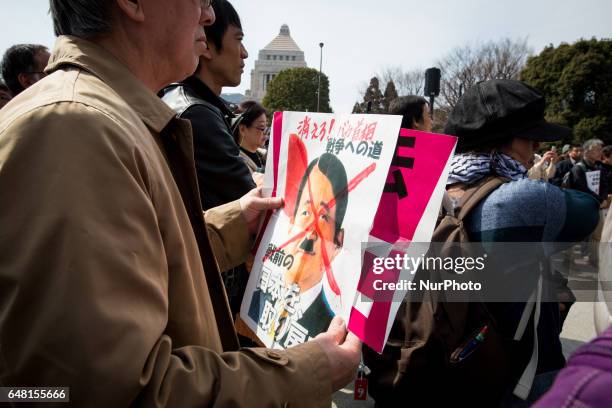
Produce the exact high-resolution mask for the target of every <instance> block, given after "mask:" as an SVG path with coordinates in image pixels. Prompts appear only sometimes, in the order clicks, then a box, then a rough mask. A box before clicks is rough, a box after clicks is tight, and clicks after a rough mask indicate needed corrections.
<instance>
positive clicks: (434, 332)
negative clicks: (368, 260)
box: [363, 177, 532, 407]
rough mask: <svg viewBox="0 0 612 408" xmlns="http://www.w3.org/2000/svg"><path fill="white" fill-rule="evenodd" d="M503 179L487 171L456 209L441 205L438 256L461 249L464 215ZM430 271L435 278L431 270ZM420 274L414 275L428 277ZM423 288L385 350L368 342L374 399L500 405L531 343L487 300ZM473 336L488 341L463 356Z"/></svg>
mask: <svg viewBox="0 0 612 408" xmlns="http://www.w3.org/2000/svg"><path fill="white" fill-rule="evenodd" d="M506 181H508V180H507V179H503V178H500V177H488V178H485V179H484V180H482V181H480V182H479V183H476V184H475V185H474V186H470V187H468V188H467V189H465V190H463V195H462V196H461V197H460V198H459V200H458V203H457V205H456V207H455V211H454V212H448V211H447V212H445V213H444V212H442V213H441V215H440V216H439V218H438V223H437V225H436V228H435V231H434V233H433V237H432V242H443V243H444V245H442V246H441V249H440V250H439V252H437V253H436V254H435V255H436V256H444V254H445V253H447V252H448V251H453V250H454V251H455V253H454V254H455V255H457V253H456V250H457V248H461V246H459V245H458V244H461V243H467V242H469V237H468V235H467V232H466V230H465V228H464V226H463V220H464V219H465V218H466V217H467V216H468V214H469V213H470V211H471V210H472V209H474V208H475V207H476V206H477V205H478V204H479V203H480V202H481V201H482V200H483V199H484V198H486V197H487V196H488V195H489V194H490V193H491V192H493V191H494V190H495V189H496V188H498V187H499V186H501V185H502V184H503V183H505V182H506ZM430 255H432V254H431V250H430ZM467 256H469V255H467ZM426 273H427V274H428V275H427V276H428V277H429V278H431V271H428V272H426ZM419 274H421V271H418V272H417V274H416V275H415V281H416V280H417V279H419V278H423V277H424V275H421V276H419ZM441 293H442V294H441ZM423 296H424V297H423V301H422V302H421V301H419V302H416V301H412V302H411V301H409V300H406V299H404V301H403V302H402V305H401V306H400V308H399V311H398V313H397V315H396V318H395V321H394V323H393V326H392V329H391V332H390V335H389V339H388V341H387V345H386V346H385V349H384V350H383V353H382V355H379V354H378V353H376V352H375V351H373V350H371V349H369V348H368V347H367V346H364V350H363V353H364V362H365V364H366V365H367V366H368V368H369V369H370V374H369V376H368V379H369V382H370V386H369V389H370V394H371V395H372V396H373V398H374V399H375V400H376V406H377V407H379V406H380V407H385V406H397V401H405V402H406V405H410V406H417V407H419V406H437V405H443V406H444V405H448V404H452V405H453V406H463V405H466V406H496V405H497V404H498V403H499V401H500V399H501V398H502V397H503V395H504V393H506V392H507V391H508V388H509V387H510V386H514V385H515V384H516V382H517V380H518V378H519V377H520V376H521V372H522V370H523V369H524V368H525V366H526V365H527V363H528V362H529V359H530V356H531V351H532V350H531V349H530V348H528V347H527V349H526V347H524V344H519V343H518V342H516V341H514V340H513V338H512V337H509V336H504V335H502V334H501V333H500V331H499V330H498V329H497V326H498V325H497V322H496V321H495V318H494V316H493V314H492V313H490V311H489V310H488V308H487V305H485V304H484V303H483V302H480V301H478V300H474V301H469V302H463V303H458V302H445V301H444V299H443V298H442V297H443V296H444V294H443V292H440V291H437V292H432V291H425V292H424V294H423ZM476 337H479V338H480V339H481V340H482V339H484V341H482V342H480V343H479V345H478V346H477V347H476V348H475V349H473V351H472V352H471V353H470V354H469V355H468V356H467V357H465V358H463V359H461V360H459V359H458V358H457V357H458V356H460V355H461V352H462V351H463V350H465V349H466V346H467V344H468V343H470V342H471V341H472V340H474V339H475V338H476Z"/></svg>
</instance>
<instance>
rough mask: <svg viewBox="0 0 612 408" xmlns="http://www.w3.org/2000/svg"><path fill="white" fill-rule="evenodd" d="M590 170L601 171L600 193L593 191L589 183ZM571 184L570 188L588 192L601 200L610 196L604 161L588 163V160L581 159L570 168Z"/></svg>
mask: <svg viewBox="0 0 612 408" xmlns="http://www.w3.org/2000/svg"><path fill="white" fill-rule="evenodd" d="M589 171H599V172H600V178H599V194H596V193H594V192H593V191H591V189H590V188H589V186H588V184H587V178H586V173H587V172H589ZM568 182H569V185H568V188H571V189H573V190H578V191H582V192H584V193H587V194H591V195H592V196H593V197H595V198H597V199H598V200H599V202H602V201H604V200H605V199H606V198H607V197H608V185H607V180H606V174H605V173H604V170H603V168H602V163H601V162H597V163H595V164H594V165H590V164H588V163H587V162H586V161H584V160H581V161H580V162H578V163H577V164H576V165H575V166H574V167H572V169H571V170H570V176H569V180H568Z"/></svg>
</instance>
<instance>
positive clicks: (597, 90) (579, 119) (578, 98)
mask: <svg viewBox="0 0 612 408" xmlns="http://www.w3.org/2000/svg"><path fill="white" fill-rule="evenodd" d="M520 78H521V80H523V81H525V82H527V83H528V84H530V85H532V86H533V87H535V88H536V89H538V90H540V91H541V92H542V93H543V94H544V96H546V102H547V106H546V117H547V119H548V120H551V121H553V122H557V123H560V124H563V125H566V126H569V127H571V128H572V129H573V130H574V139H573V141H574V142H583V141H585V140H586V139H589V138H592V137H597V138H600V139H603V140H604V141H605V142H606V143H611V142H612V40H609V39H606V40H597V39H595V38H593V39H591V40H580V41H577V42H576V43H574V44H565V43H563V44H560V45H559V46H558V47H554V46H552V45H549V46H548V47H546V48H545V49H544V50H543V51H542V52H541V53H540V54H539V55H537V56H534V57H531V58H529V60H528V61H527V65H526V67H525V69H524V70H523V71H522V72H521V76H520ZM563 142H570V140H564V141H563Z"/></svg>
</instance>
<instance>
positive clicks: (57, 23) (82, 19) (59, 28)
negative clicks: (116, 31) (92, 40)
mask: <svg viewBox="0 0 612 408" xmlns="http://www.w3.org/2000/svg"><path fill="white" fill-rule="evenodd" d="M111 3H112V1H111V0H50V7H51V10H50V11H51V16H52V17H53V29H54V30H55V35H58V36H59V35H73V36H75V37H80V38H89V37H93V36H96V35H99V34H105V33H108V32H110V31H111Z"/></svg>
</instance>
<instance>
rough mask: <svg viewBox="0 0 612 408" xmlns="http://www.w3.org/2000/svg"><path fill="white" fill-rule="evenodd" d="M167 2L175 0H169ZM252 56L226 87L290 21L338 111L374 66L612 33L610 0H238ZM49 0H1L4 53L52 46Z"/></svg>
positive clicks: (423, 63) (412, 64)
mask: <svg viewBox="0 0 612 408" xmlns="http://www.w3.org/2000/svg"><path fill="white" fill-rule="evenodd" d="M167 2H168V4H171V3H172V0H167ZM232 3H233V4H234V6H235V7H236V9H237V10H238V13H239V14H240V15H241V18H242V24H243V28H244V31H245V33H246V36H245V40H244V43H245V46H246V47H247V49H248V50H249V52H250V57H249V58H248V59H247V61H246V64H247V65H246V69H245V74H244V76H243V82H242V84H241V85H240V87H238V88H225V89H224V92H241V93H244V91H245V90H246V89H248V88H249V87H250V71H251V69H252V68H253V63H254V61H255V59H257V54H258V51H259V50H260V49H261V48H263V47H264V46H265V45H266V44H268V42H270V41H271V40H272V39H273V38H274V37H275V36H276V35H278V32H279V29H280V26H281V25H282V24H283V23H286V24H288V25H289V28H290V29H291V36H292V37H293V38H294V40H295V41H296V42H297V44H298V45H299V46H300V47H301V48H302V50H303V51H304V52H305V54H306V62H307V63H308V66H310V67H313V68H317V69H318V67H319V45H318V44H319V43H320V42H323V43H325V46H324V48H323V72H325V73H326V74H327V75H328V76H329V78H330V84H331V92H330V97H331V105H332V107H333V109H334V111H335V112H350V110H351V109H352V107H353V104H354V103H355V102H356V101H357V100H358V99H360V95H359V92H358V91H359V89H360V88H361V87H362V85H363V84H364V83H366V82H367V81H368V80H369V78H370V77H371V76H372V75H373V74H374V73H376V72H379V71H380V70H382V69H383V68H385V67H388V66H394V65H400V66H402V67H403V68H405V69H411V68H417V67H423V68H427V67H429V66H433V65H434V64H435V62H436V60H437V59H438V58H440V57H441V56H442V55H444V54H445V53H446V52H447V51H449V50H450V49H452V48H454V47H456V46H462V45H466V44H475V43H477V42H482V41H488V40H496V39H500V38H503V37H510V38H515V39H516V38H525V37H526V38H527V40H528V43H529V45H530V46H531V47H532V48H533V49H534V51H535V52H536V53H537V52H539V51H541V49H542V48H543V47H544V46H546V45H548V44H551V43H552V44H554V45H558V44H559V43H561V42H574V41H576V40H577V39H579V38H591V37H597V38H612V20H611V19H610V16H612V1H611V0H582V1H576V0H572V1H567V0H511V1H499V0H425V1H413V0H377V1H364V0H300V1H296V0H259V1H255V0H234V1H233V2H232ZM48 9H49V2H48V0H20V1H9V0H1V1H0V15H2V16H3V19H2V31H1V35H0V52H2V53H3V52H4V50H6V48H8V47H9V46H10V45H12V44H16V43H26V42H31V43H40V44H44V45H46V46H48V47H52V45H53V42H54V36H53V29H52V24H51V18H50V17H49V15H48Z"/></svg>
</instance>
